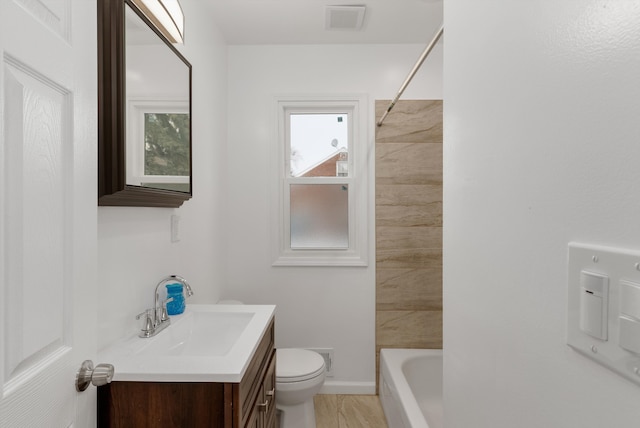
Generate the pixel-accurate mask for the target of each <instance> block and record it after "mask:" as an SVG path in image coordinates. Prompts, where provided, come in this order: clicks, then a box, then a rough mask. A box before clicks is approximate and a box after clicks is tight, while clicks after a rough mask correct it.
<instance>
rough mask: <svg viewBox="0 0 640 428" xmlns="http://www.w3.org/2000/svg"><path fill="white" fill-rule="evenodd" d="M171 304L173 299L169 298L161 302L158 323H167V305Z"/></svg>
mask: <svg viewBox="0 0 640 428" xmlns="http://www.w3.org/2000/svg"><path fill="white" fill-rule="evenodd" d="M169 302H173V297H169V298H168V299H167V300H163V301H162V309H161V311H160V322H161V323H162V322H167V321H169V314H167V303H169Z"/></svg>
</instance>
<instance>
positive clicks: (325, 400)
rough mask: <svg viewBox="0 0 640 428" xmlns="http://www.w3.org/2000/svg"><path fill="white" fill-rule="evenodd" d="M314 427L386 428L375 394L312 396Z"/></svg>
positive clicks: (378, 400)
mask: <svg viewBox="0 0 640 428" xmlns="http://www.w3.org/2000/svg"><path fill="white" fill-rule="evenodd" d="M313 401H314V405H315V408H316V428H387V422H386V419H385V418H384V413H383V412H382V405H381V404H380V399H379V398H378V396H377V395H327V394H318V395H316V396H315V398H314V400H313Z"/></svg>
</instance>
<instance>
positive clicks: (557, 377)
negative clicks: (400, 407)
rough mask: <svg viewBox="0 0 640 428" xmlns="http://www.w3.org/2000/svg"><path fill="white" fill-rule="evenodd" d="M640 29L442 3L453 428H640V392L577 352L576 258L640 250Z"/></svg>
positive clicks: (552, 13) (528, 7)
mask: <svg viewBox="0 0 640 428" xmlns="http://www.w3.org/2000/svg"><path fill="white" fill-rule="evenodd" d="M489 5H490V7H488V6H489ZM638 22H640V3H638V2H635V1H617V2H611V1H605V0H566V1H561V2H558V1H552V0H549V1H543V0H537V1H530V2H526V3H523V2H513V1H510V0H494V1H492V2H490V3H487V2H477V1H471V0H468V1H459V2H445V45H446V55H445V66H444V76H445V80H444V94H445V103H444V124H445V137H444V147H445V153H444V171H445V175H444V219H445V221H444V349H445V371H444V375H445V397H444V398H445V425H446V426H447V428H468V427H476V428H482V427H487V428H501V427H504V428H511V427H519V428H527V427H536V428H538V427H581V428H589V427H593V428H600V427H623V426H637V425H638V420H640V407H638V403H639V402H640V387H638V386H636V385H634V384H632V383H631V382H629V381H627V380H624V379H622V378H621V377H618V376H617V375H615V374H613V373H611V372H609V371H607V370H606V369H604V368H602V367H600V366H598V365H597V364H595V363H592V362H591V361H590V360H587V359H585V358H584V357H582V356H580V355H578V354H577V353H575V352H574V351H572V350H571V349H570V348H568V347H567V346H566V344H565V331H566V326H565V319H566V306H567V291H566V282H567V243H568V242H570V241H574V240H575V241H583V242H588V243H598V244H607V245H611V246H620V247H628V248H635V249H638V248H639V247H640V244H639V243H640V228H638V226H637V225H638V212H639V211H640V198H639V197H638V193H637V189H638V187H639V186H640V168H638V159H640V144H639V137H640V121H639V120H638V117H640V101H639V100H640V84H638V70H639V69H640V26H638Z"/></svg>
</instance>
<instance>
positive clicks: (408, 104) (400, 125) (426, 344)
mask: <svg viewBox="0 0 640 428" xmlns="http://www.w3.org/2000/svg"><path fill="white" fill-rule="evenodd" d="M388 105H389V101H376V118H380V117H381V116H382V114H383V113H384V111H385V110H386V108H387V107H388ZM381 348H442V101H441V100H438V101H422V100H417V101H413V100H410V101H399V102H398V103H397V104H396V105H395V107H394V108H393V110H392V111H391V113H389V115H388V116H387V118H386V119H385V121H384V123H383V125H382V126H380V127H376V358H379V355H380V349H381Z"/></svg>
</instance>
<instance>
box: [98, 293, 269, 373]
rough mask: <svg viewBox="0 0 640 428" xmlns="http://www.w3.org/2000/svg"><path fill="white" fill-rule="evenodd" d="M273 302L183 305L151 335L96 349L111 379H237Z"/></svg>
mask: <svg viewBox="0 0 640 428" xmlns="http://www.w3.org/2000/svg"><path fill="white" fill-rule="evenodd" d="M274 311H275V306H273V305H187V309H186V310H185V312H184V314H181V315H176V316H172V317H171V325H169V326H168V327H167V328H165V329H164V330H163V331H161V332H160V333H158V334H157V335H156V336H154V337H151V338H140V337H138V336H137V335H132V336H130V337H127V338H125V339H123V340H121V341H118V342H116V343H115V344H113V345H111V346H109V347H108V348H106V349H104V350H103V351H102V352H100V353H99V360H100V361H107V362H109V363H110V364H113V365H114V367H115V374H114V377H113V380H114V381H146V382H240V380H241V379H242V376H243V375H244V371H245V370H246V368H247V364H248V362H249V361H250V360H251V357H252V356H253V354H254V352H255V349H256V347H257V346H258V342H259V340H260V338H261V337H262V334H263V333H264V332H265V331H266V329H267V327H268V326H269V324H270V321H271V320H272V319H273V314H274Z"/></svg>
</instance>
